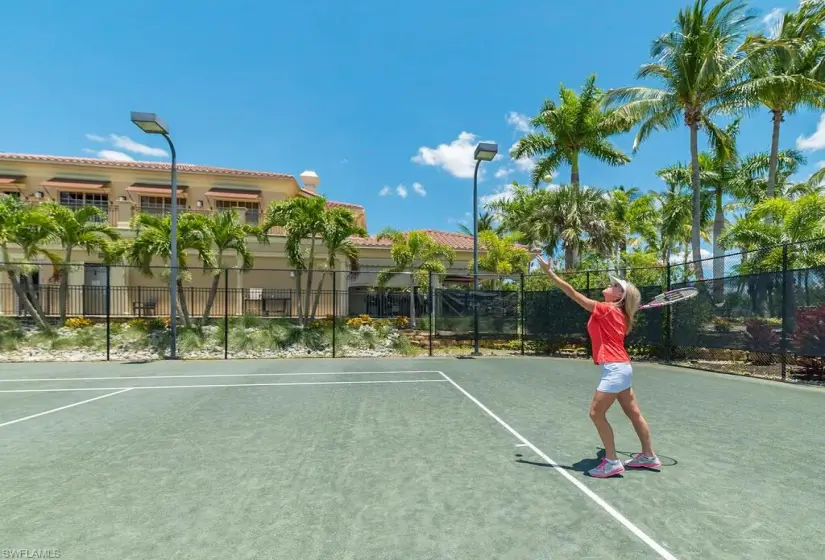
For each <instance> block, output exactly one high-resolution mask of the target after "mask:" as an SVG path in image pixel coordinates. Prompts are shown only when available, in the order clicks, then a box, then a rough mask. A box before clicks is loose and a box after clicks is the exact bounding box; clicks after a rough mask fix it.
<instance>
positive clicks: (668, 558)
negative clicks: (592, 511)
mask: <svg viewBox="0 0 825 560" xmlns="http://www.w3.org/2000/svg"><path fill="white" fill-rule="evenodd" d="M438 373H440V374H441V375H442V376H443V377H444V379H445V380H446V381H448V382H450V383H451V384H452V385H453V387H455V388H456V389H458V390H459V391H461V392H462V393H463V394H464V396H465V397H467V398H468V399H470V400H471V401H473V402H474V403H475V404H476V405H477V406H478V407H479V408H480V409H481V410H483V411H484V412H486V413H487V414H488V415H489V416H490V417H491V418H492V419H493V420H495V421H496V422H498V423H499V424H500V425H501V426H502V427H504V429H506V430H507V431H508V432H510V433H511V434H512V435H513V436H515V437H516V439H518V440H519V441H521V442H522V443H523V444H524V445H525V446H526V447H529V448H530V449H532V450H533V452H534V453H535V454H536V455H538V456H539V457H541V458H542V459H544V460H545V461H547V463H548V464H549V465H550V466H551V467H553V468H554V469H555V470H556V471H557V472H558V473H559V474H561V475H562V476H563V477H565V478H566V479H567V480H569V481H570V482H572V483H573V484H574V485H575V486H576V488H578V489H579V490H581V491H582V492H584V494H585V495H586V496H587V497H588V498H590V499H591V500H593V501H594V502H596V503H597V504H598V505H599V506H601V508H602V509H604V510H605V511H606V512H607V513H609V514H610V515H611V516H613V518H614V519H616V521H618V522H619V523H621V524H622V525H624V526H625V527H626V528H627V529H629V530H630V532H631V533H633V534H634V535H636V536H637V537H639V538H640V539H641V540H642V541H643V542H644V543H645V544H646V545H648V546H649V547H650V548H652V549H653V550H655V551H656V552H657V553H658V554H659V556H661V557H662V558H665V559H666V560H677V558H676V557H675V556H673V554H671V553H670V552H668V551H667V550H665V548H664V547H663V546H662V545H660V544H659V543H657V542H656V541H654V540H653V539H652V538H650V537H649V536H648V535H647V534H646V533H645V532H644V531H642V530H641V529H639V528H638V527H637V526H636V525H635V524H633V522H632V521H630V520H629V519H627V518H626V517H625V516H624V515H622V514H621V513H619V512H618V511H617V510H616V509H615V508H613V506H611V505H610V504H608V503H607V502H605V501H604V500H603V499H602V498H601V497H600V496H599V495H598V494H596V493H595V492H593V491H592V490H591V489H590V488H588V487H587V486H586V485H585V484H584V483H582V482H581V481H580V480H578V479H576V478H575V477H574V476H573V475H571V474H570V473H569V472H567V471H566V470H564V469H563V468H561V467H560V466H559V465H558V463H556V462H555V461H554V460H553V459H551V458H550V457H548V456H547V454H545V453H544V452H543V451H542V450H541V449H539V448H538V447H536V446H535V445H533V444H532V443H530V442H529V441H528V440H527V438H525V437H524V436H522V435H521V434H520V433H518V432H517V431H516V430H514V429H513V428H511V427H510V426H509V425H508V424H507V422H505V421H504V420H502V419H501V418H499V417H498V416H496V415H495V413H493V412H492V411H491V410H490V409H489V408H487V407H486V406H484V405H483V404H482V403H481V402H480V401H479V400H478V399H476V398H475V397H474V396H472V395H471V394H470V393H468V392H467V391H465V390H464V389H463V388H462V387H461V386H460V385H459V384H458V383H456V382H455V381H453V380H452V379H450V377H449V376H447V374H445V373H444V372H443V371H439V372H438Z"/></svg>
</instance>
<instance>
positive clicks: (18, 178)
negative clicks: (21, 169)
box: [0, 175, 26, 187]
mask: <svg viewBox="0 0 825 560" xmlns="http://www.w3.org/2000/svg"><path fill="white" fill-rule="evenodd" d="M25 178H26V176H25V175H0V186H9V187H22V186H23V185H22V184H21V183H22V182H23V179H25Z"/></svg>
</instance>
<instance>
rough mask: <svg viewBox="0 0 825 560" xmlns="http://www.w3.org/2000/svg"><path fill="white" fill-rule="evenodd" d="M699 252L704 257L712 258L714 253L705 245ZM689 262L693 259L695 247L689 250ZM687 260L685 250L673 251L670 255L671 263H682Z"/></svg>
mask: <svg viewBox="0 0 825 560" xmlns="http://www.w3.org/2000/svg"><path fill="white" fill-rule="evenodd" d="M699 254H700V255H701V257H702V259H710V258H713V253H712V252H710V251H708V250H707V249H705V248H704V247H700V248H699ZM687 257H688V262H692V261H693V249H691V250H690V251H688V256H687ZM684 262H685V252H684V251H682V252H681V253H673V254H671V255H670V264H682V263H684Z"/></svg>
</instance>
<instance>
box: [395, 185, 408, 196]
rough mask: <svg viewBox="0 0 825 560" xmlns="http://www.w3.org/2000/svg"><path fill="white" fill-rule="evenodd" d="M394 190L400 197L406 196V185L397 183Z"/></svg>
mask: <svg viewBox="0 0 825 560" xmlns="http://www.w3.org/2000/svg"><path fill="white" fill-rule="evenodd" d="M395 192H396V193H398V196H400V197H401V198H407V187H405V186H404V185H398V186H397V187H395Z"/></svg>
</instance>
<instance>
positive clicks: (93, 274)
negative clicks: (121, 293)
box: [83, 263, 106, 316]
mask: <svg viewBox="0 0 825 560" xmlns="http://www.w3.org/2000/svg"><path fill="white" fill-rule="evenodd" d="M83 268H84V270H83V276H84V280H83V314H84V315H97V316H103V315H106V266H105V265H102V264H91V263H87V264H85V265H84V267H83Z"/></svg>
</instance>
